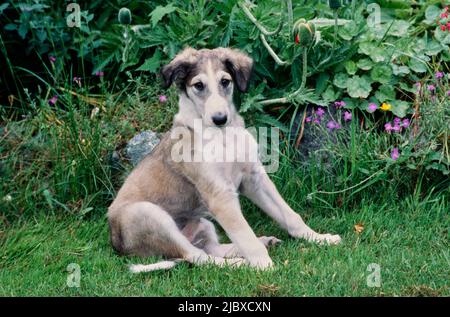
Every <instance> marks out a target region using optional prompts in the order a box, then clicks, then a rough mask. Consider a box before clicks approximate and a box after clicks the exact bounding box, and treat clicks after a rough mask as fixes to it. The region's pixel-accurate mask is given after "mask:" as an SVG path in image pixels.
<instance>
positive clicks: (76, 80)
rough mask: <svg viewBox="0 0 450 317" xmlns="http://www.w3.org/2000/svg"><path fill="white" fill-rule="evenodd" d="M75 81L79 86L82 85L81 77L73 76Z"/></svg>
mask: <svg viewBox="0 0 450 317" xmlns="http://www.w3.org/2000/svg"><path fill="white" fill-rule="evenodd" d="M73 81H74V82H75V83H77V85H78V86H80V87H81V77H74V78H73Z"/></svg>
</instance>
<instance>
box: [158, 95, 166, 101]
mask: <svg viewBox="0 0 450 317" xmlns="http://www.w3.org/2000/svg"><path fill="white" fill-rule="evenodd" d="M166 101H167V96H165V95H161V96H159V102H160V103H165V102H166Z"/></svg>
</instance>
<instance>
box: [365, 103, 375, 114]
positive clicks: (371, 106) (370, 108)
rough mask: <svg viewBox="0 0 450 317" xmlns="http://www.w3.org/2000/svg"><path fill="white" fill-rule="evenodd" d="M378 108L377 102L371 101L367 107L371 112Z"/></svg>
mask: <svg viewBox="0 0 450 317" xmlns="http://www.w3.org/2000/svg"><path fill="white" fill-rule="evenodd" d="M377 109H378V106H377V104H375V103H373V102H372V103H369V106H368V107H367V111H368V112H370V113H374V112H375V111H376V110H377Z"/></svg>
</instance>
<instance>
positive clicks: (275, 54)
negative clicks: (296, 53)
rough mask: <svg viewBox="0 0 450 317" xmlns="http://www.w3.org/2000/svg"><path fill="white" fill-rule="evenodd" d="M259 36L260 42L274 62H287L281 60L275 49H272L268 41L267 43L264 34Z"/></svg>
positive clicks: (279, 63) (282, 63)
mask: <svg viewBox="0 0 450 317" xmlns="http://www.w3.org/2000/svg"><path fill="white" fill-rule="evenodd" d="M259 37H260V38H261V41H262V43H263V44H264V47H265V48H266V49H267V51H268V52H269V54H270V56H272V57H273V59H274V60H275V62H276V63H277V64H278V65H286V64H287V63H288V62H286V61H283V60H281V59H280V58H279V57H278V55H277V53H275V51H274V50H273V49H272V47H271V46H270V45H269V43H267V40H266V37H265V36H264V34H262V33H261V34H260V35H259Z"/></svg>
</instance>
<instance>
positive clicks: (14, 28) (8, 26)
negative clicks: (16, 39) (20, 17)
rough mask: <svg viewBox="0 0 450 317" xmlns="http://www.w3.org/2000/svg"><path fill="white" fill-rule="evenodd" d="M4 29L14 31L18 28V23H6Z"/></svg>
mask: <svg viewBox="0 0 450 317" xmlns="http://www.w3.org/2000/svg"><path fill="white" fill-rule="evenodd" d="M4 29H5V30H6V31H14V30H17V24H14V23H8V24H6V25H5V26H4Z"/></svg>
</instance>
